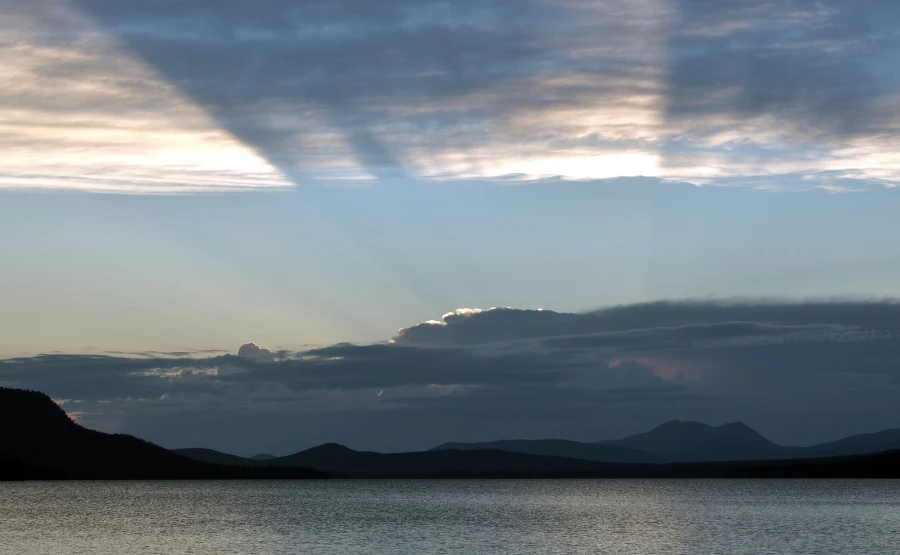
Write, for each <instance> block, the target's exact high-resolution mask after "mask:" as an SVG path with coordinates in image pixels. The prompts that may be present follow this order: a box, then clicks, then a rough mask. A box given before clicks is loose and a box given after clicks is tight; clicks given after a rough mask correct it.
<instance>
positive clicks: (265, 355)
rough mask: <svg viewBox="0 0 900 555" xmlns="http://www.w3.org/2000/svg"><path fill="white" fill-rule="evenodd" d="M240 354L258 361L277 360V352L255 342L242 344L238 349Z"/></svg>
mask: <svg viewBox="0 0 900 555" xmlns="http://www.w3.org/2000/svg"><path fill="white" fill-rule="evenodd" d="M238 356H239V357H242V358H247V359H250V360H255V361H258V362H275V361H276V360H277V359H276V358H275V353H273V352H272V351H270V350H269V349H266V348H263V347H260V346H259V345H257V344H256V343H253V342H250V343H247V344H245V345H241V348H240V349H238Z"/></svg>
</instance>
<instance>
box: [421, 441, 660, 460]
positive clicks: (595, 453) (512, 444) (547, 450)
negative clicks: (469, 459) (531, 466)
mask: <svg viewBox="0 0 900 555" xmlns="http://www.w3.org/2000/svg"><path fill="white" fill-rule="evenodd" d="M450 449H455V450H459V451H472V450H483V449H499V450H501V451H510V452H513V453H527V454H530V455H546V456H550V457H568V458H573V459H584V460H588V461H595V462H615V463H660V462H665V459H663V458H662V457H660V456H658V455H653V454H651V453H648V452H646V451H640V450H638V449H632V448H630V447H622V446H618V445H606V444H601V443H581V442H578V441H567V440H563V439H537V440H527V439H520V440H502V441H486V442H481V443H444V444H442V445H438V446H437V447H435V448H433V449H431V451H446V450H450Z"/></svg>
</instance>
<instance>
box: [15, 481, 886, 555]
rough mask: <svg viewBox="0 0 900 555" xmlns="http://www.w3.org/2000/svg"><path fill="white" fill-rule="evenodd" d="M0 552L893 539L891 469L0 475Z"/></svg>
mask: <svg viewBox="0 0 900 555" xmlns="http://www.w3.org/2000/svg"><path fill="white" fill-rule="evenodd" d="M0 553H2V554H15V555H30V554H42V555H46V554H81V553H90V554H116V555H122V554H130V553H167V554H168V553H197V554H207V553H209V554H213V553H215V554H230V553H266V554H268V553H272V554H281V553H291V554H299V553H304V554H329V555H331V554H353V553H383V554H391V555H397V554H413V553H415V554H431V553H465V554H481V553H484V554H499V553H516V554H518V553H523V554H532V553H534V554H538V553H539V554H550V553H554V554H555V553H560V554H562V553H566V554H569V553H591V554H594V553H609V554H616V555H622V554H626V555H627V554H641V555H647V554H657V553H658V554H666V555H673V554H680V553H683V554H693V553H709V554H741V555H750V554H763V553H765V554H778V555H782V554H795V553H810V554H812V553H815V554H831V553H834V554H840V555H860V554H869V553H878V554H885V553H887V554H890V553H900V482H897V481H873V482H869V481H859V482H856V481H602V480H583V481H582V480H571V481H504V480H497V481H490V480H488V481H481V480H472V481H322V482H163V483H159V482H155V483H154V482H137V483H134V482H132V483H125V482H118V483H117V482H112V483H110V482H104V483H24V484H6V483H0Z"/></svg>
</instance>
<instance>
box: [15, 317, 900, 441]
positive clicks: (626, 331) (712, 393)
mask: <svg viewBox="0 0 900 555" xmlns="http://www.w3.org/2000/svg"><path fill="white" fill-rule="evenodd" d="M898 357H900V304H897V303H894V302H892V301H872V302H801V303H768V302H767V303H731V304H722V303H651V304H643V305H630V306H622V307H615V308H610V309H604V310H598V311H594V312H587V313H580V314H575V313H557V312H553V311H548V310H542V311H532V310H517V309H511V308H502V309H490V310H483V311H477V310H458V311H454V312H451V313H449V314H447V315H445V316H444V317H443V319H442V320H440V321H433V322H427V323H423V324H419V325H416V326H413V327H410V328H407V329H404V330H401V331H400V332H399V334H398V335H397V336H395V337H394V338H393V339H392V340H390V341H386V342H384V343H379V344H372V345H352V344H336V345H332V346H329V347H325V348H319V349H312V350H307V351H302V352H294V353H277V357H276V356H275V353H272V352H271V351H269V350H268V349H264V348H262V347H259V346H257V345H255V344H252V343H251V344H248V345H245V346H244V347H242V349H241V353H240V354H239V355H223V356H216V357H198V356H189V355H185V354H173V355H171V356H163V355H153V356H132V357H125V356H70V355H43V356H38V357H32V358H18V359H7V360H3V361H0V385H4V386H11V387H27V388H35V389H41V390H44V391H46V392H48V393H49V394H50V395H51V396H53V397H54V398H56V399H62V400H67V401H66V404H65V405H64V406H65V407H66V408H67V409H68V410H70V411H72V412H78V413H80V416H79V418H80V421H81V422H83V423H85V424H87V425H94V426H97V427H101V428H103V427H106V428H113V429H117V430H123V431H128V432H131V433H136V434H139V435H142V436H146V437H148V438H150V439H153V440H155V441H160V442H162V443H164V444H166V445H170V446H185V445H191V444H205V445H210V446H213V447H219V448H223V449H228V450H232V451H238V452H252V451H254V450H260V449H262V448H263V447H266V448H267V450H275V451H278V452H287V451H290V450H293V449H300V448H302V447H306V446H310V445H313V444H316V443H321V442H325V441H342V442H346V443H348V444H350V445H353V446H356V447H362V448H372V449H415V448H424V447H428V446H430V445H432V444H435V443H439V442H441V441H444V440H451V439H452V440H484V439H498V438H503V437H506V438H510V437H531V438H539V437H566V438H571V439H580V440H586V441H590V440H599V439H604V438H608V437H616V436H619V435H624V434H626V433H632V432H637V431H641V430H643V429H645V428H648V427H650V426H654V425H656V424H659V423H660V422H662V421H665V420H669V419H673V418H681V419H699V420H704V421H708V422H725V421H731V420H744V421H746V422H748V423H749V424H751V425H753V426H755V427H758V428H759V429H760V430H761V431H763V432H764V433H766V434H768V435H770V436H772V437H773V438H774V439H776V440H779V441H783V442H786V443H812V442H815V441H821V440H826V439H830V438H835V437H837V436H840V435H846V434H851V433H857V432H861V431H867V430H876V429H880V428H887V427H892V426H900V421H898V420H897V415H896V410H895V405H896V399H897V398H898V394H900V366H898V365H897V364H896V361H897V360H898ZM185 422H191V425H190V426H186V425H185V424H184V423H185Z"/></svg>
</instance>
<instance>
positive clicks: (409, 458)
mask: <svg viewBox="0 0 900 555" xmlns="http://www.w3.org/2000/svg"><path fill="white" fill-rule="evenodd" d="M201 451H202V450H192V452H193V453H195V454H196V453H199V452H201ZM237 458H238V459H240V457H237ZM243 460H245V461H249V460H250V459H243ZM274 460H275V461H277V464H279V465H282V466H292V465H295V464H296V465H303V466H308V467H312V468H318V469H320V470H323V471H326V472H328V473H329V474H330V475H332V476H339V477H346V478H756V477H759V478H781V477H784V478H900V452H889V453H882V454H877V455H866V456H862V457H837V458H819V459H803V460H784V459H782V460H770V461H736V462H735V461H719V462H693V463H685V462H682V463H667V464H641V463H638V464H628V463H604V462H595V461H587V460H583V459H570V458H564V457H548V456H543V455H530V454H525V453H513V452H510V451H498V450H453V449H439V450H432V451H422V452H414V453H386V454H382V453H373V452H367V451H354V450H353V449H349V448H347V447H344V446H342V445H338V444H334V443H331V444H326V445H321V446H319V447H314V448H312V449H308V450H306V451H301V452H300V453H296V454H294V455H290V456H287V457H280V458H277V459H274Z"/></svg>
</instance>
